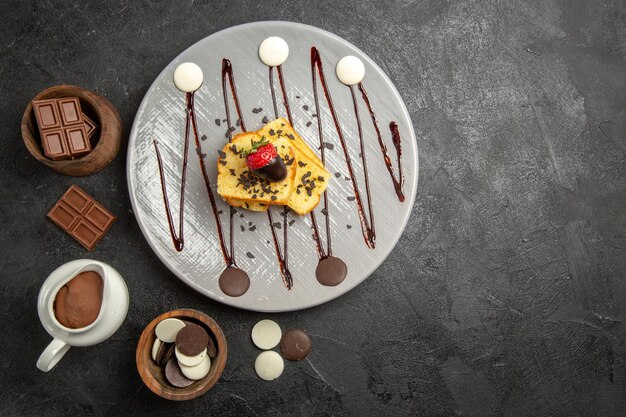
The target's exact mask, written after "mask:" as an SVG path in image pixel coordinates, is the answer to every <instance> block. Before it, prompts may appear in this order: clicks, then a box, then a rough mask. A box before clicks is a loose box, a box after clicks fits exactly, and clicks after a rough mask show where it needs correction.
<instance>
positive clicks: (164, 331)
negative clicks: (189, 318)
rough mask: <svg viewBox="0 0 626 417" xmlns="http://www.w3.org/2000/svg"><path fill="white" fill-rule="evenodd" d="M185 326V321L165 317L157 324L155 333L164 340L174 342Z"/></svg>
mask: <svg viewBox="0 0 626 417" xmlns="http://www.w3.org/2000/svg"><path fill="white" fill-rule="evenodd" d="M183 327H185V322H184V321H182V320H178V319H165V320H163V321H161V322H160V323H159V324H157V325H156V328H155V329H154V333H156V337H158V338H159V339H161V341H162V342H166V343H174V341H175V340H176V335H177V334H178V332H179V331H180V329H182V328H183Z"/></svg>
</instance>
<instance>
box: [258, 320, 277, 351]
mask: <svg viewBox="0 0 626 417" xmlns="http://www.w3.org/2000/svg"><path fill="white" fill-rule="evenodd" d="M282 336H283V333H282V331H281V330H280V326H279V325H278V324H277V323H276V322H275V321H272V320H261V321H260V322H258V323H257V324H255V325H254V327H253V328H252V341H253V342H254V344H255V345H257V347H258V348H260V349H272V348H273V347H275V346H276V345H278V343H280V338H281V337H282Z"/></svg>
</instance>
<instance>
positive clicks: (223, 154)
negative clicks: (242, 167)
mask: <svg viewBox="0 0 626 417" xmlns="http://www.w3.org/2000/svg"><path fill="white" fill-rule="evenodd" d="M217 153H218V155H219V156H220V158H222V159H226V152H224V151H222V150H219V151H217Z"/></svg>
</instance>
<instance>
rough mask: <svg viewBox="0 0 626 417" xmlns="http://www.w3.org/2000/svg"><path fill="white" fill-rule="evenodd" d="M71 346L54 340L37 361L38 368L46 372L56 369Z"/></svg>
mask: <svg viewBox="0 0 626 417" xmlns="http://www.w3.org/2000/svg"><path fill="white" fill-rule="evenodd" d="M69 348H70V345H68V344H67V343H65V342H64V341H62V340H59V339H56V338H55V339H53V340H52V342H50V344H49V345H48V347H47V348H46V350H44V351H43V353H42V354H41V356H39V359H38V360H37V368H39V369H40V370H42V371H44V372H48V371H49V370H50V369H52V368H54V367H55V366H56V364H57V363H59V361H60V360H61V358H62V357H63V355H65V354H66V353H67V351H68V350H69Z"/></svg>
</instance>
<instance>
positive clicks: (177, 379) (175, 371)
mask: <svg viewBox="0 0 626 417" xmlns="http://www.w3.org/2000/svg"><path fill="white" fill-rule="evenodd" d="M165 378H167V381H168V382H169V383H170V384H172V385H173V386H175V387H177V388H185V387H188V386H189V385H191V384H193V382H194V381H193V380H191V379H189V378H187V377H186V376H185V375H183V372H182V371H181V370H180V366H178V362H176V359H174V358H172V359H170V360H169V361H168V362H167V365H165Z"/></svg>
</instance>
